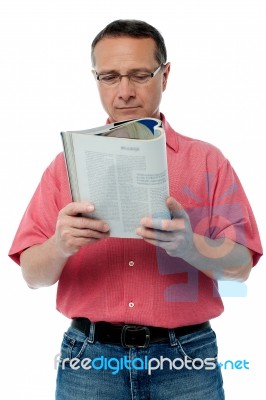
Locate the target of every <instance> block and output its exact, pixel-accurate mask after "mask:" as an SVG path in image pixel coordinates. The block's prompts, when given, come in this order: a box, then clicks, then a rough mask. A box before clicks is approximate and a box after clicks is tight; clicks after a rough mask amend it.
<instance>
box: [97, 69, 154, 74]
mask: <svg viewBox="0 0 266 400" xmlns="http://www.w3.org/2000/svg"><path fill="white" fill-rule="evenodd" d="M135 72H147V73H150V72H151V71H150V70H149V69H148V68H132V69H130V70H128V71H127V73H128V74H134V73H135ZM97 74H98V75H109V74H117V75H120V72H118V71H117V70H115V69H111V70H104V71H102V72H98V71H97Z"/></svg>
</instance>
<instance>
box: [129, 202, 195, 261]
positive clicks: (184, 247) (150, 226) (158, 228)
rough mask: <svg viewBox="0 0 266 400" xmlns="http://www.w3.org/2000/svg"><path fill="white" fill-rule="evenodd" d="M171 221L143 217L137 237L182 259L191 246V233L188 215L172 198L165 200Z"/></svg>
mask: <svg viewBox="0 0 266 400" xmlns="http://www.w3.org/2000/svg"><path fill="white" fill-rule="evenodd" d="M166 204H167V207H168V208H169V210H170V212H171V215H172V219H171V220H168V219H157V218H152V217H144V218H142V220H141V227H139V228H138V229H137V230H136V233H137V235H139V236H142V238H143V239H144V240H145V241H146V242H148V243H150V244H152V245H154V246H158V247H161V248H163V249H164V250H165V251H166V252H167V254H169V255H170V256H172V257H183V256H184V255H185V254H186V253H187V252H189V251H190V249H191V248H192V246H193V232H192V229H191V225H190V220H189V216H188V214H187V213H186V212H185V210H184V209H183V207H182V206H181V205H180V204H179V203H178V202H177V201H176V200H175V199H174V198H173V197H168V198H167V199H166Z"/></svg>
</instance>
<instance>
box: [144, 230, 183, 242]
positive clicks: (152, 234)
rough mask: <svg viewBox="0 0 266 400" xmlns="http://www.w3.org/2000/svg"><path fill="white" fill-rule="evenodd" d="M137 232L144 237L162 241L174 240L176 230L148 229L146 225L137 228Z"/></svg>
mask: <svg viewBox="0 0 266 400" xmlns="http://www.w3.org/2000/svg"><path fill="white" fill-rule="evenodd" d="M136 234H137V235H139V236H141V237H142V238H143V239H151V240H155V241H161V242H172V241H174V240H175V237H176V232H175V231H170V232H168V231H162V230H155V229H146V228H144V227H140V228H137V230H136Z"/></svg>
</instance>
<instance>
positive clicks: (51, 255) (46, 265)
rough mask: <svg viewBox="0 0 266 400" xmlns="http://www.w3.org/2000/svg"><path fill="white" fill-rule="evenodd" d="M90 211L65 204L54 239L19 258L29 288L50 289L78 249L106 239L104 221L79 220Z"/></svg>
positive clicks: (88, 206)
mask: <svg viewBox="0 0 266 400" xmlns="http://www.w3.org/2000/svg"><path fill="white" fill-rule="evenodd" d="M93 211H94V206H93V205H91V204H87V203H77V202H75V203H70V204H68V205H67V206H66V207H64V208H63V209H62V210H61V211H60V212H59V214H58V219H57V224H56V230H55V233H54V235H53V236H52V237H51V238H49V239H47V240H46V241H45V242H44V243H42V244H38V245H35V246H32V247H29V248H28V249H26V250H24V251H23V253H22V254H21V256H20V264H21V269H22V275H23V277H24V279H25V281H26V282H27V284H28V286H29V287H30V288H33V289H37V288H39V287H42V286H51V285H53V284H54V283H56V282H57V281H58V279H59V277H60V275H61V273H62V271H63V268H64V266H65V264H66V262H67V260H68V258H69V257H71V256H72V255H74V254H75V253H77V252H78V251H79V250H80V248H81V247H83V246H86V245H91V244H93V243H95V242H96V241H98V240H100V239H102V238H106V237H108V236H109V226H108V225H107V224H106V223H105V222H104V221H101V220H97V219H92V218H87V217H80V216H79V215H80V214H81V213H90V212H93Z"/></svg>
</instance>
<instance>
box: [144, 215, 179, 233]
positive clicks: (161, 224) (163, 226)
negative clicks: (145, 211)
mask: <svg viewBox="0 0 266 400" xmlns="http://www.w3.org/2000/svg"><path fill="white" fill-rule="evenodd" d="M140 223H141V225H142V226H143V227H145V228H150V229H157V230H162V231H168V232H171V231H178V230H182V229H184V228H185V222H184V220H183V219H172V220H169V219H158V218H152V217H144V218H142V220H141V221H140Z"/></svg>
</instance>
